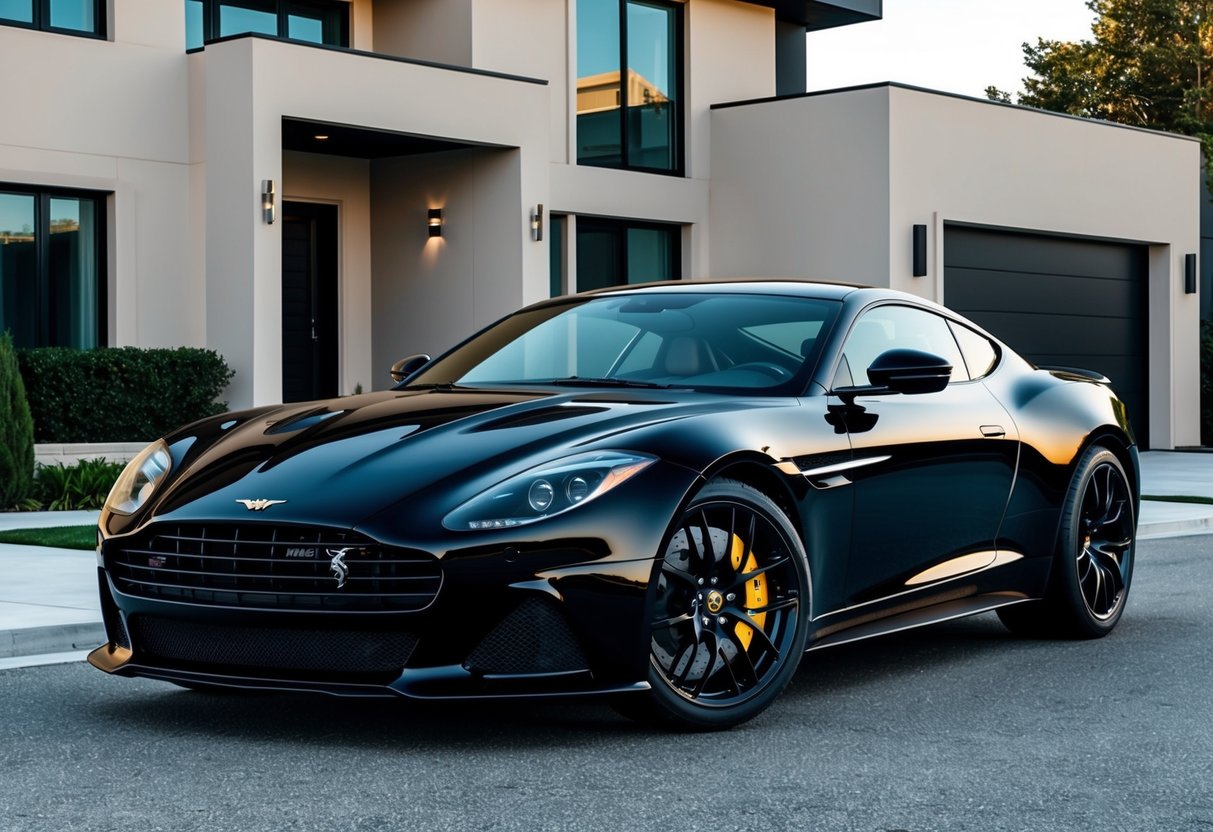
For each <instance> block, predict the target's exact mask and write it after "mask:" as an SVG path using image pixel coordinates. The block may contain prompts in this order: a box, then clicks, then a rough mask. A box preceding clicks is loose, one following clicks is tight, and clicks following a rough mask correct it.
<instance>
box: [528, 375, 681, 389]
mask: <svg viewBox="0 0 1213 832" xmlns="http://www.w3.org/2000/svg"><path fill="white" fill-rule="evenodd" d="M534 383H536V384H553V385H557V386H559V387H636V388H639V389H643V390H669V389H670V385H668V384H657V383H655V382H652V381H641V380H640V379H635V378H594V377H592V376H590V377H584V376H566V377H565V378H554V379H551V380H549V381H540V382H534Z"/></svg>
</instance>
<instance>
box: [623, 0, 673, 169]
mask: <svg viewBox="0 0 1213 832" xmlns="http://www.w3.org/2000/svg"><path fill="white" fill-rule="evenodd" d="M676 31H677V30H676V26H675V10H674V9H673V8H670V7H668V6H660V5H656V4H650V3H640V2H630V3H628V127H627V131H628V164H629V166H630V167H640V168H655V169H657V170H672V169H674V168H675V167H676V166H677V159H676V156H675V150H676V147H675V145H676V132H675V127H676V119H677V114H676V105H677V101H676V98H677V92H676V90H675V89H674V87H673V86H672V81H673V79H674V78H675V77H676V76H677V67H675V66H674V63H673V62H674V57H675V55H676V54H677V49H676V45H675V42H674V37H675V33H676Z"/></svg>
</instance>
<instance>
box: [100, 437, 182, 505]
mask: <svg viewBox="0 0 1213 832" xmlns="http://www.w3.org/2000/svg"><path fill="white" fill-rule="evenodd" d="M172 466H173V457H172V455H171V454H169V452H168V445H166V444H165V443H164V440H162V439H161V440H157V441H155V442H153V443H152V444H150V445H148V446H147V447H146V448H144V449H143V450H142V451H140V452H139V455H138V456H137V457H135V458H134V459H132V460H131V461H130V462H129V463H127V466H126V468H124V469H123V470H122V473H121V474H120V475H119V476H118V481H117V482H116V483H114V487H113V488H112V489H110V495H109V497H107V498H106V500H105V507H106V509H108V510H109V511H112V512H114V513H115V514H134V513H135V512H136V511H138V510H139V509H140V508H142V507H143V504H144V503H146V502H147V501H148V498H149V497H151V496H152V492H154V491H155V490H156V486H158V485H159V484H160V482H161V481H162V480H163V479H164V478H165V477H166V476H168V472H169V469H170V468H172Z"/></svg>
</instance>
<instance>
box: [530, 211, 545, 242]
mask: <svg viewBox="0 0 1213 832" xmlns="http://www.w3.org/2000/svg"><path fill="white" fill-rule="evenodd" d="M531 239H532V240H534V241H535V242H539V241H540V240H542V239H543V203H542V202H541V203H539V204H538V205H536V206H535V207H534V208H532V209H531Z"/></svg>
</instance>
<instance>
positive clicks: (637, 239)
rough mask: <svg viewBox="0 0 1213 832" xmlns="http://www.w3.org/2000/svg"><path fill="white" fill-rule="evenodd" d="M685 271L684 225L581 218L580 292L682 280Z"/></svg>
mask: <svg viewBox="0 0 1213 832" xmlns="http://www.w3.org/2000/svg"><path fill="white" fill-rule="evenodd" d="M681 272H682V227H681V226H678V225H665V224H658V223H634V222H628V221H626V220H596V219H578V221H577V291H578V292H584V291H587V290H589V289H602V288H604V287H606V286H620V285H623V284H625V283H651V282H653V281H656V280H678V279H679V277H681Z"/></svg>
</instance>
